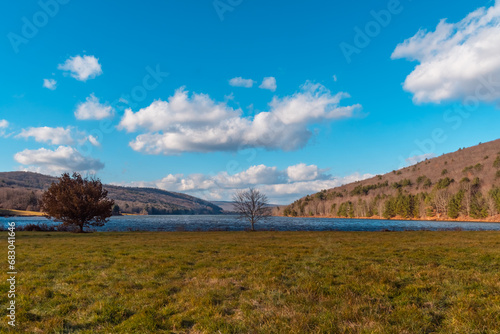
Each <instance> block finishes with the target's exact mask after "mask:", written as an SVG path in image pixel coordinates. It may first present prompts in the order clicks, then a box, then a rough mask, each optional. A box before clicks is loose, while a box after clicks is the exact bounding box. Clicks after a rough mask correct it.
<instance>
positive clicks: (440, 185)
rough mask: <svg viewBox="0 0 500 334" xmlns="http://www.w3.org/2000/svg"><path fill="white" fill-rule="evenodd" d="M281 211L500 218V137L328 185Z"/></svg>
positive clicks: (394, 216)
mask: <svg viewBox="0 0 500 334" xmlns="http://www.w3.org/2000/svg"><path fill="white" fill-rule="evenodd" d="M276 213H277V214H279V215H285V216H324V217H350V218H354V217H357V218H361V217H367V218H369V217H374V218H377V217H383V218H389V219H390V218H403V219H457V220H476V219H477V220H487V221H500V215H499V213H500V139H499V140H495V141H491V142H488V143H481V144H479V145H477V146H473V147H470V148H463V149H459V150H458V151H456V152H453V153H448V154H444V155H442V156H440V157H436V158H432V159H428V160H425V161H422V162H419V163H417V164H415V165H412V166H410V167H406V168H403V169H400V170H397V171H392V172H390V173H387V174H384V175H377V176H375V177H373V178H370V179H367V180H363V181H358V182H354V183H351V184H347V185H343V186H341V187H337V188H333V189H328V190H326V189H325V190H322V191H321V192H318V193H316V194H312V195H308V196H306V197H303V198H301V199H299V200H297V201H295V202H294V203H292V204H290V205H288V206H286V207H281V208H280V209H279V210H276Z"/></svg>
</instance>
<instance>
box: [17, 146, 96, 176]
mask: <svg viewBox="0 0 500 334" xmlns="http://www.w3.org/2000/svg"><path fill="white" fill-rule="evenodd" d="M14 159H15V160H16V161H17V162H18V163H20V164H22V165H23V166H22V168H21V169H22V170H28V171H34V172H38V173H45V174H50V175H58V174H61V173H64V172H97V171H99V170H101V169H103V168H104V164H103V163H102V162H100V161H99V160H96V159H93V158H90V157H85V156H83V155H82V154H81V153H80V152H78V151H77V150H76V149H74V148H72V147H69V146H59V147H58V148H57V149H55V150H49V149H45V148H41V149H38V150H24V151H22V152H19V153H16V155H14Z"/></svg>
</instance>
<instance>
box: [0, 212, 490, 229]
mask: <svg viewBox="0 0 500 334" xmlns="http://www.w3.org/2000/svg"><path fill="white" fill-rule="evenodd" d="M11 221H14V222H16V225H18V226H22V225H26V224H40V223H46V224H49V225H52V224H57V223H53V222H52V221H50V220H47V219H45V218H39V217H14V218H4V217H0V224H2V225H3V226H4V227H7V223H8V222H11ZM248 228H249V224H248V223H246V222H244V221H242V220H240V219H238V217H237V216H232V215H213V216H209V215H207V216H204V215H203V216H201V215H200V216H192V215H191V216H121V217H112V218H111V219H110V221H109V222H108V223H107V224H106V225H105V226H103V227H97V228H95V230H97V231H130V230H140V231H213V230H221V231H244V230H245V229H248ZM255 228H256V229H257V230H277V231H381V230H385V229H387V230H391V231H405V230H432V231H436V230H455V229H462V230H470V231H479V230H491V231H500V223H471V222H434V221H407V220H373V219H338V218H289V217H269V218H268V219H267V221H266V222H262V223H259V224H256V226H255Z"/></svg>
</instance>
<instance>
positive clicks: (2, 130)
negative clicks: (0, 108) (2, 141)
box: [0, 119, 9, 137]
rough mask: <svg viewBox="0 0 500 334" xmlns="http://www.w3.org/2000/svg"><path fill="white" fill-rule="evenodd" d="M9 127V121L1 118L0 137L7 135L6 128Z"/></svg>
mask: <svg viewBox="0 0 500 334" xmlns="http://www.w3.org/2000/svg"><path fill="white" fill-rule="evenodd" d="M8 127H9V122H7V120H5V119H0V137H3V136H5V130H6V129H7V128H8Z"/></svg>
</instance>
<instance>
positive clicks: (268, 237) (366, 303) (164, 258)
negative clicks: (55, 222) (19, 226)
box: [0, 232, 500, 333]
mask: <svg viewBox="0 0 500 334" xmlns="http://www.w3.org/2000/svg"><path fill="white" fill-rule="evenodd" d="M0 234H1V239H2V240H3V241H2V245H3V247H4V249H6V241H5V240H6V233H5V232H2V233H0ZM499 246H500V233H498V232H391V233H383V232H373V233H371V232H370V233H368V232H362V233H358V232H256V233H250V232H202V233H189V232H187V233H186V232H184V233H183V232H175V233H158V232H157V233H151V232H131V233H115V232H112V233H92V234H80V235H78V234H69V233H45V232H20V233H18V236H17V252H18V253H17V256H18V264H17V266H18V272H19V274H18V297H17V302H18V313H17V315H18V328H17V331H18V332H26V333H307V332H310V333H498V328H500V252H499ZM6 289H7V287H6V285H5V284H3V285H2V291H1V293H0V302H1V304H2V308H3V309H5V307H4V306H6V303H7V297H6V296H7V294H6V291H7V290H6ZM0 326H1V327H0V331H2V332H7V331H8V329H7V326H6V321H3V322H2V324H1V325H0Z"/></svg>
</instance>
